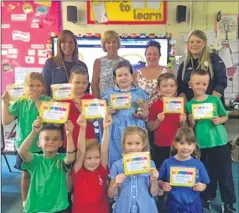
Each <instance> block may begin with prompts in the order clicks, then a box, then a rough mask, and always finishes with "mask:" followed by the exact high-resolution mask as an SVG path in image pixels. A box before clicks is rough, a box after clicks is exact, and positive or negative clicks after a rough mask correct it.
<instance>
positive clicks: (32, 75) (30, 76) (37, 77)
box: [24, 72, 45, 94]
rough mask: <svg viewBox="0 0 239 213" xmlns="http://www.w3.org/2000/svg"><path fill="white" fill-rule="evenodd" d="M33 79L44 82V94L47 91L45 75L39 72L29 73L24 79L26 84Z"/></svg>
mask: <svg viewBox="0 0 239 213" xmlns="http://www.w3.org/2000/svg"><path fill="white" fill-rule="evenodd" d="M31 80H38V81H40V82H41V83H42V84H43V87H44V90H43V94H44V93H45V81H44V78H43V75H42V74H41V73H39V72H30V73H28V74H27V75H26V77H25V79H24V83H25V85H28V84H29V81H31Z"/></svg>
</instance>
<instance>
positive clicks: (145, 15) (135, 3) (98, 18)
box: [87, 0, 167, 24]
mask: <svg viewBox="0 0 239 213" xmlns="http://www.w3.org/2000/svg"><path fill="white" fill-rule="evenodd" d="M166 21H167V2H166V1H146V0H145V1H144V0H142V1H139V0H128V1H125V0H121V1H113V0H112V1H100V0H98V1H95V0H94V1H93V0H91V1H87V23H88V24H166Z"/></svg>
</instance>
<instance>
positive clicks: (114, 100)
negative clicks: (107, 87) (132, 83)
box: [110, 93, 131, 109]
mask: <svg viewBox="0 0 239 213" xmlns="http://www.w3.org/2000/svg"><path fill="white" fill-rule="evenodd" d="M110 105H111V106H112V107H113V108H114V109H128V108H131V94H130V93H127V94H113V95H110Z"/></svg>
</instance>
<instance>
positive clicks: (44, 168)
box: [18, 117, 75, 213]
mask: <svg viewBox="0 0 239 213" xmlns="http://www.w3.org/2000/svg"><path fill="white" fill-rule="evenodd" d="M73 128H74V126H73V124H72V123H71V121H67V122H66V123H65V130H66V136H67V151H66V154H59V153H57V150H58V148H59V147H61V146H62V144H63V140H62V133H61V129H60V128H59V127H56V126H55V125H49V124H46V125H44V126H43V122H42V119H41V118H40V117H38V118H37V120H35V121H34V122H33V124H32V131H31V132H30V134H29V135H28V137H27V138H26V139H25V141H24V142H23V143H22V145H21V146H20V148H19V150H18V152H19V155H20V156H21V158H22V159H23V164H22V169H25V170H27V171H28V172H29V173H30V187H29V192H28V195H27V199H26V204H25V206H24V212H27V213H32V212H34V213H35V212H52V213H67V212H68V210H67V209H68V206H69V202H68V196H67V183H66V172H67V171H69V169H70V167H71V164H72V163H73V161H74V160H75V147H74V144H73V139H72V131H73ZM38 133H39V141H38V145H39V146H40V147H41V148H42V150H43V154H32V153H30V152H29V149H30V147H31V145H32V143H33V139H34V137H35V136H36V135H37V134H38Z"/></svg>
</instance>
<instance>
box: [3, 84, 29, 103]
mask: <svg viewBox="0 0 239 213" xmlns="http://www.w3.org/2000/svg"><path fill="white" fill-rule="evenodd" d="M14 87H23V90H24V87H25V85H24V84H8V85H7V86H6V89H7V91H8V93H9V95H10V100H11V101H15V100H17V99H19V98H22V97H24V96H25V95H26V94H25V91H24V93H23V95H22V96H21V97H19V98H13V97H12V96H11V92H10V90H11V89H12V88H14Z"/></svg>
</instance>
